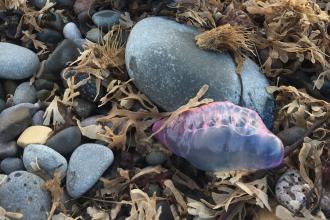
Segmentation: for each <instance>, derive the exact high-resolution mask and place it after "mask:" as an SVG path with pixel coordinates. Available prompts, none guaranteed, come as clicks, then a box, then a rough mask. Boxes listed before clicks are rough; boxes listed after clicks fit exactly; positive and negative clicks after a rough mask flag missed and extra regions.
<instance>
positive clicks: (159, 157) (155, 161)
mask: <svg viewBox="0 0 330 220" xmlns="http://www.w3.org/2000/svg"><path fill="white" fill-rule="evenodd" d="M166 160H167V156H166V154H165V153H164V152H162V151H151V152H150V153H149V154H148V155H147V156H146V162H147V163H148V164H149V165H151V166H156V165H160V164H162V163H164V162H165V161H166Z"/></svg>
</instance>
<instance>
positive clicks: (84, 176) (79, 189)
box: [66, 144, 114, 198]
mask: <svg viewBox="0 0 330 220" xmlns="http://www.w3.org/2000/svg"><path fill="white" fill-rule="evenodd" d="M113 159H114V158H113V153H112V151H111V150H110V149H109V148H107V147H106V146H103V145H99V144H83V145H81V146H79V147H78V148H77V149H76V150H75V151H74V152H73V153H72V155H71V158H70V161H69V166H68V172H67V178H66V189H67V191H68V194H69V195H70V196H71V197H73V198H78V197H80V196H82V195H83V194H84V193H86V192H87V191H88V190H89V189H90V188H92V186H93V185H94V184H95V183H96V182H97V180H98V179H99V178H100V177H101V176H102V174H103V173H104V171H105V170H106V169H108V167H109V166H110V165H111V164H112V162H113Z"/></svg>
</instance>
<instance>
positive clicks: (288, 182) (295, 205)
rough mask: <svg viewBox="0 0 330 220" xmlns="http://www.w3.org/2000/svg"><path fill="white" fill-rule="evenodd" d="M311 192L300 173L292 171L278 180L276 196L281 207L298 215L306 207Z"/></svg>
mask: <svg viewBox="0 0 330 220" xmlns="http://www.w3.org/2000/svg"><path fill="white" fill-rule="evenodd" d="M310 190H311V188H310V186H309V185H308V184H307V183H306V182H305V181H304V180H303V178H302V177H301V175H300V173H299V172H298V171H297V170H293V169H290V170H288V171H286V172H285V173H284V174H283V175H282V176H281V177H280V178H279V179H278V180H277V183H276V188H275V194H276V198H277V201H278V202H279V203H280V204H281V205H283V206H285V207H286V208H288V209H289V210H290V211H291V212H293V213H296V212H297V211H299V210H300V209H301V208H302V207H304V206H305V205H306V198H307V196H308V195H309V193H310Z"/></svg>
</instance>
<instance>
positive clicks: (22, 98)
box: [13, 82, 37, 105]
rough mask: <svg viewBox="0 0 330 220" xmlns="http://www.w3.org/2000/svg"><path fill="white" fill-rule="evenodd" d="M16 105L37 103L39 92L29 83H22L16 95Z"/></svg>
mask: <svg viewBox="0 0 330 220" xmlns="http://www.w3.org/2000/svg"><path fill="white" fill-rule="evenodd" d="M13 100H14V104H15V105H17V104H20V103H35V102H36V101H37V91H36V89H35V88H34V86H31V85H30V83H29V82H24V83H21V84H20V85H19V86H17V88H16V90H15V94H14V98H13Z"/></svg>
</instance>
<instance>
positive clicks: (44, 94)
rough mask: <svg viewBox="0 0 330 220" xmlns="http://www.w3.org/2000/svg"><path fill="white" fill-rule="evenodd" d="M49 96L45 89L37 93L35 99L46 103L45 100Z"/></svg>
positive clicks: (49, 93)
mask: <svg viewBox="0 0 330 220" xmlns="http://www.w3.org/2000/svg"><path fill="white" fill-rule="evenodd" d="M50 95H51V92H50V91H49V90H46V89H42V90H39V91H38V92H37V98H38V100H40V101H46V99H47V98H49V96H50Z"/></svg>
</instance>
